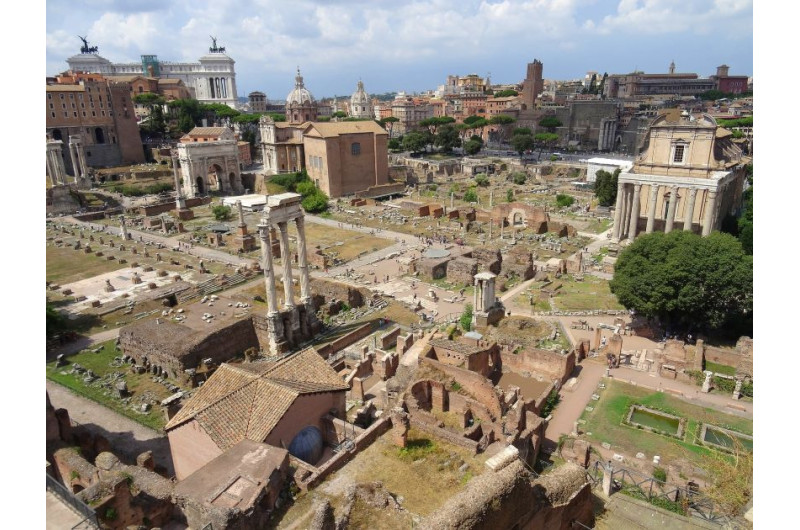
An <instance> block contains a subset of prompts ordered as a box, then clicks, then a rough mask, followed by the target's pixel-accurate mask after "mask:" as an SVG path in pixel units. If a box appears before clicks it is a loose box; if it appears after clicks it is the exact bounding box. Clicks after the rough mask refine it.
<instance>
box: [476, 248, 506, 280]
mask: <svg viewBox="0 0 800 530" xmlns="http://www.w3.org/2000/svg"><path fill="white" fill-rule="evenodd" d="M472 257H473V258H475V259H476V260H477V261H478V270H480V271H489V272H491V273H494V274H500V270H501V266H502V263H503V256H502V255H501V254H500V250H499V249H496V248H487V247H480V248H476V249H474V250H473V251H472Z"/></svg>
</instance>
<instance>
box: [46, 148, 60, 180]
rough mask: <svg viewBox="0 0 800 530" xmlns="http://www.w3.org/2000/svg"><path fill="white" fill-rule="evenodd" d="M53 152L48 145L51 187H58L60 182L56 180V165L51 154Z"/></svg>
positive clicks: (48, 171)
mask: <svg viewBox="0 0 800 530" xmlns="http://www.w3.org/2000/svg"><path fill="white" fill-rule="evenodd" d="M51 153H52V151H51V149H50V144H48V145H47V157H46V160H47V175H48V176H49V177H50V186H57V185H58V181H57V180H56V169H55V165H54V164H53V155H52V154H51Z"/></svg>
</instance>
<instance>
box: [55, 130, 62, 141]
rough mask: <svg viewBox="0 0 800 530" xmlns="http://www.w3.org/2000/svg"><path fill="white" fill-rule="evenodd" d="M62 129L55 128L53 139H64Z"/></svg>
mask: <svg viewBox="0 0 800 530" xmlns="http://www.w3.org/2000/svg"><path fill="white" fill-rule="evenodd" d="M63 139H64V138H63V137H62V136H61V129H53V140H63Z"/></svg>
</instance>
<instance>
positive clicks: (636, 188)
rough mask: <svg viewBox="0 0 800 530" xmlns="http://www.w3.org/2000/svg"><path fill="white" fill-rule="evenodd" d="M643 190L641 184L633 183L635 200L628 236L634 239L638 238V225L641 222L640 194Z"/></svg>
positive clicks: (632, 206)
mask: <svg viewBox="0 0 800 530" xmlns="http://www.w3.org/2000/svg"><path fill="white" fill-rule="evenodd" d="M641 191H642V185H641V184H634V185H633V201H632V203H631V219H630V225H629V227H628V238H629V239H630V240H631V241H633V240H634V239H636V227H637V225H638V224H639V208H640V207H641V206H640V204H639V203H640V200H639V199H640V194H641Z"/></svg>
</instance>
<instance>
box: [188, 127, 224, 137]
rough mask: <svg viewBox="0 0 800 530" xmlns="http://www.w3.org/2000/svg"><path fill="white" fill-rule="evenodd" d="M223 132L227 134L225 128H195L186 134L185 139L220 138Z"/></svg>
mask: <svg viewBox="0 0 800 530" xmlns="http://www.w3.org/2000/svg"><path fill="white" fill-rule="evenodd" d="M223 132H225V127H195V128H194V129H192V130H191V131H189V132H188V133H186V135H185V136H184V138H186V137H189V138H196V137H198V136H219V135H220V134H222V133H223Z"/></svg>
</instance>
